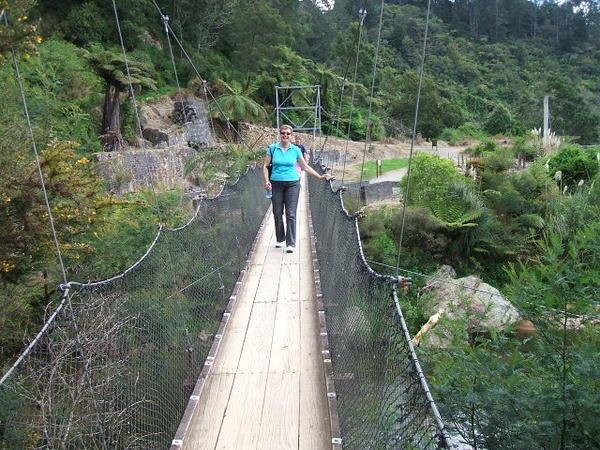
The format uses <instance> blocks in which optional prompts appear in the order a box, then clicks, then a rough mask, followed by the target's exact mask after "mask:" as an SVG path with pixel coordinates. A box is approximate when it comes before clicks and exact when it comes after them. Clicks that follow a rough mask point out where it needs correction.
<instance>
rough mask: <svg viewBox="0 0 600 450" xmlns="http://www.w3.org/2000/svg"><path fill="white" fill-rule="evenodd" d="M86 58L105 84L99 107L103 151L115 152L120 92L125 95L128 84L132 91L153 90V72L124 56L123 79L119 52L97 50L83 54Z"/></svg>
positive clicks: (118, 145) (119, 142)
mask: <svg viewBox="0 0 600 450" xmlns="http://www.w3.org/2000/svg"><path fill="white" fill-rule="evenodd" d="M86 58H87V59H88V60H89V62H90V64H91V66H92V67H93V68H94V70H96V72H97V73H98V75H100V76H101V77H102V78H103V79H104V81H105V82H106V92H105V95H104V105H103V107H102V144H103V145H104V149H105V150H107V151H118V150H120V149H121V148H122V147H123V137H122V136H121V114H120V109H121V93H122V92H127V91H128V90H129V86H130V83H131V87H132V88H133V89H136V88H138V89H141V88H148V89H156V83H155V81H154V80H153V78H152V77H153V69H152V67H150V66H149V65H147V64H145V63H142V62H140V61H137V60H135V59H133V58H131V57H128V61H127V62H128V65H129V73H130V75H131V78H129V77H128V76H127V71H126V65H125V58H124V56H123V55H122V54H120V53H115V52H112V51H109V50H97V49H94V50H93V51H92V52H88V53H86Z"/></svg>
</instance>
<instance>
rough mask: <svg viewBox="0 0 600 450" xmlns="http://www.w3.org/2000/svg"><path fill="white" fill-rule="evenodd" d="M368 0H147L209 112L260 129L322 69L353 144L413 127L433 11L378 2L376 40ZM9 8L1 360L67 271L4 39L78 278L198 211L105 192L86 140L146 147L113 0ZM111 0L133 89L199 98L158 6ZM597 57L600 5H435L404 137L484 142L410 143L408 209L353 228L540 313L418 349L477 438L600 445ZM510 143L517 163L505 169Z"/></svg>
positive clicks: (327, 102)
mask: <svg viewBox="0 0 600 450" xmlns="http://www.w3.org/2000/svg"><path fill="white" fill-rule="evenodd" d="M380 4H381V2H380V1H379V0H336V1H335V2H333V1H329V2H326V1H309V0H169V1H167V0H157V6H158V7H160V8H161V9H162V11H163V12H164V13H165V14H168V16H169V18H168V20H169V24H170V26H171V27H172V29H173V30H174V32H175V33H176V34H177V35H178V36H179V37H180V38H181V41H182V44H183V46H184V47H185V49H186V52H187V54H188V55H189V56H190V57H191V59H192V61H193V62H194V65H195V66H196V67H197V68H198V69H199V70H200V72H201V75H202V76H203V77H204V79H206V80H207V81H208V83H207V86H208V87H209V88H210V89H211V91H212V92H213V93H214V95H215V97H216V99H215V100H209V101H214V102H218V104H219V108H218V109H215V110H214V119H215V120H216V121H217V122H218V123H221V124H222V125H223V126H224V127H225V123H226V120H227V119H228V120H229V121H231V123H234V124H239V123H241V122H252V121H254V122H260V123H263V124H272V123H273V121H274V119H273V114H272V111H273V108H274V104H275V98H274V96H275V93H274V86H275V85H285V84H319V85H321V87H322V104H323V108H324V111H323V113H324V115H323V129H324V131H325V133H329V134H334V133H336V130H337V132H338V133H339V134H340V135H341V136H342V137H345V135H346V133H345V130H346V129H349V130H350V137H351V138H352V139H354V140H361V139H365V138H366V137H367V135H369V137H370V138H371V139H376V140H380V139H385V138H397V137H406V136H408V135H409V134H410V131H411V130H412V127H413V123H412V121H413V116H414V108H415V102H416V94H417V85H418V70H419V63H420V58H421V50H422V46H423V37H424V30H425V22H426V11H427V4H426V2H425V1H418V2H417V1H412V0H406V1H392V0H390V1H386V2H385V8H384V11H383V21H382V25H383V26H382V29H381V44H380V46H379V51H378V53H377V38H378V35H379V17H380V13H381V10H380ZM0 6H1V8H3V10H4V11H6V12H7V14H5V16H4V17H5V18H7V20H6V24H4V23H3V24H1V25H0V84H1V85H2V86H3V89H2V103H3V107H2V109H1V110H0V123H1V124H2V127H1V129H0V227H1V228H2V230H3V237H4V239H2V242H1V243H0V310H1V314H0V361H2V365H4V364H6V362H7V361H10V360H12V358H13V357H14V356H15V355H16V354H18V352H19V350H20V349H21V348H22V346H23V341H24V338H26V337H27V336H28V335H30V334H31V333H32V332H33V331H34V330H36V329H37V327H38V326H39V323H40V322H41V320H42V316H43V314H44V311H45V307H46V305H47V304H48V302H49V301H50V299H51V298H52V297H53V292H54V291H55V289H56V285H57V284H58V283H59V282H60V279H61V276H60V270H59V266H58V262H57V260H56V253H55V251H56V250H55V247H54V245H53V243H52V239H51V233H50V229H49V227H48V217H47V213H46V212H45V211H46V209H45V203H44V198H43V196H42V195H41V193H40V192H41V191H40V181H39V177H38V173H37V166H36V165H35V160H34V158H33V155H32V152H31V141H30V139H29V136H28V130H27V124H26V121H25V119H24V117H23V114H22V107H21V103H20V102H21V97H20V93H19V86H18V82H17V79H16V77H15V72H14V68H13V61H12V53H11V49H13V48H14V49H16V53H15V55H16V58H17V60H18V61H19V65H20V69H21V75H22V77H23V81H24V87H25V93H26V97H27V100H28V102H29V107H30V113H31V118H32V123H33V127H34V132H35V137H36V142H37V147H38V149H39V151H40V155H41V162H42V170H43V173H44V175H45V178H46V182H47V186H46V187H47V189H48V192H49V194H50V203H51V205H52V208H53V212H54V214H55V225H56V229H57V233H58V237H59V239H60V241H61V243H62V245H63V252H64V255H63V256H64V260H65V265H66V266H67V268H68V271H69V276H70V277H77V278H79V279H98V278H101V277H104V276H108V275H110V274H113V273H116V272H118V271H119V270H122V269H123V268H124V267H127V265H128V264H130V263H131V262H132V258H133V259H135V257H136V256H137V255H140V254H141V249H143V248H145V246H146V245H147V244H148V243H149V242H150V241H151V240H152V237H153V235H154V231H155V225H156V224H157V223H158V222H159V220H161V221H163V222H166V223H167V224H170V225H174V224H178V223H182V222H184V221H185V218H186V217H188V215H189V211H188V210H187V209H186V208H185V207H182V204H184V201H183V193H182V192H179V191H166V192H159V193H155V192H150V191H141V192H137V193H134V194H129V195H127V196H122V197H116V196H114V195H111V194H110V193H109V192H108V190H107V189H106V186H105V185H104V183H103V181H102V180H101V179H100V178H99V176H98V175H97V173H96V171H95V170H94V163H93V160H94V158H93V154H94V153H97V152H102V151H119V150H120V149H121V148H122V147H123V146H136V145H138V138H137V130H136V123H135V110H134V108H133V107H132V106H131V102H129V98H128V97H129V95H128V94H127V91H128V89H129V85H128V79H127V78H126V76H125V71H126V70H125V69H126V67H125V60H124V58H123V54H122V51H121V47H120V38H119V30H118V28H117V23H116V21H115V11H114V10H113V3H112V2H110V1H104V0H103V1H101V0H88V1H74V0H12V1H10V2H7V1H5V2H3V3H1V4H0ZM115 6H116V10H117V13H118V16H119V18H120V31H121V33H122V36H123V43H124V46H125V49H126V52H127V58H128V61H129V65H130V67H129V68H128V70H130V71H131V74H132V84H133V88H134V89H135V93H136V95H137V98H138V100H139V101H140V102H142V103H143V102H145V101H150V100H152V99H154V98H157V97H159V96H163V95H172V94H174V93H175V92H177V84H178V83H179V85H180V86H181V87H182V88H183V89H185V90H186V91H187V92H191V93H201V92H202V86H203V84H202V80H199V79H198V77H197V76H196V74H195V72H194V70H193V69H192V67H191V65H189V64H188V62H187V61H186V55H185V54H184V52H183V51H182V50H181V49H179V48H178V47H177V46H175V47H174V48H173V57H174V61H175V66H176V72H175V73H176V76H175V74H174V72H173V66H172V62H171V55H170V52H169V45H170V44H171V43H169V42H168V41H167V39H166V35H165V33H164V30H165V29H164V23H163V20H162V19H163V18H161V17H160V15H159V14H158V12H157V8H156V6H155V4H154V2H153V0H140V1H136V2H131V1H122V0H117V1H116V2H115ZM361 10H365V11H366V16H364V19H363V18H362V16H361V15H360V13H359V11H361ZM357 49H359V50H360V51H359V52H358V55H359V58H358V60H356V55H357ZM376 53H377V54H376ZM376 58H377V68H376V69H377V70H376V71H375V72H374V70H373V66H374V62H375V59H376ZM599 61H600V2H599V1H598V0H588V1H579V0H573V1H564V2H554V1H542V2H540V1H537V0H535V1H530V0H456V1H450V0H434V1H433V2H432V17H431V22H430V28H429V37H428V46H427V53H426V58H425V66H424V82H423V85H422V92H421V97H420V100H421V103H420V116H419V121H418V123H417V131H418V133H419V134H420V135H421V136H422V137H423V138H426V139H440V140H444V141H446V142H449V143H458V142H462V141H465V140H471V141H477V142H478V143H480V144H478V145H474V146H473V147H472V148H471V149H470V151H469V155H470V156H469V158H470V162H469V164H470V167H471V170H470V171H469V173H468V175H469V176H463V174H461V173H460V172H459V171H457V170H456V167H454V164H453V163H451V162H450V161H447V160H443V159H441V158H438V157H436V156H431V155H419V156H417V157H416V158H415V160H414V162H413V164H414V165H413V179H412V181H411V186H412V187H411V191H410V192H408V191H407V188H408V186H407V180H406V179H405V180H404V181H403V182H402V187H403V189H404V191H403V195H404V200H405V203H406V206H407V209H406V217H404V213H403V211H402V208H401V207H400V206H388V207H383V208H379V209H376V210H372V211H370V212H369V213H368V214H367V215H366V217H365V218H364V220H363V223H362V230H361V231H362V233H363V238H364V242H365V249H366V251H367V252H368V254H369V257H370V258H371V259H373V260H376V261H379V262H381V263H384V264H389V265H392V266H393V265H395V264H396V260H397V252H398V242H399V240H400V236H401V235H402V234H403V235H404V239H405V241H404V242H403V246H404V247H403V248H404V250H403V253H402V259H401V262H402V265H403V267H405V268H409V269H411V270H414V271H417V272H419V273H425V274H431V273H433V272H435V270H436V269H437V268H438V267H439V266H440V265H442V264H448V265H451V266H452V267H454V268H455V269H456V271H457V272H458V274H459V275H467V274H477V275H478V276H480V277H481V278H482V279H483V280H485V281H486V282H488V283H491V284H493V285H494V286H496V287H497V288H498V289H500V290H501V291H502V293H503V294H504V295H506V296H507V298H508V299H509V300H510V301H511V303H512V304H513V305H514V306H515V307H516V308H517V309H518V310H519V312H520V314H521V316H522V317H523V318H524V319H527V320H530V321H531V322H532V323H533V324H534V327H535V332H534V333H532V334H529V335H527V336H526V337H525V338H523V337H522V336H521V337H519V336H518V333H517V332H516V331H515V330H509V331H510V332H507V333H491V335H490V334H489V333H483V335H482V336H478V337H476V338H473V339H469V340H468V341H462V340H460V339H457V340H456V342H454V341H453V343H452V346H451V347H450V348H443V349H433V350H432V349H422V350H420V352H421V353H420V354H421V357H422V358H423V361H424V362H425V366H426V368H427V372H428V376H429V378H430V381H431V384H432V387H433V391H434V394H435V395H436V398H438V399H439V401H440V404H441V405H442V407H441V409H442V414H443V415H444V416H445V417H446V418H448V420H451V421H454V422H456V423H459V424H461V427H459V429H460V430H461V431H462V432H464V435H465V439H467V440H468V441H469V442H471V443H472V444H474V445H476V446H478V447H479V446H483V447H489V448H593V447H598V446H600V441H599V440H598V439H599V438H598V436H599V431H600V429H599V424H598V421H597V417H598V415H599V414H600V410H599V408H600V406H599V405H600V385H599V384H598V380H600V373H599V370H600V353H599V351H598V349H599V348H600V347H599V345H600V332H599V330H598V321H597V318H598V315H599V314H600V310H599V305H598V299H599V298H600V295H599V294H600V284H599V283H600V240H599V239H600V181H599V179H600V178H599V177H600V174H599V172H600V171H599V166H600V156H599V155H600V147H599V146H598V143H599V142H600V66H599V64H598V63H599ZM355 63H356V67H357V70H356V77H354V70H353V69H354V65H355ZM373 73H375V75H376V76H375V79H374V80H373V78H372V77H373ZM372 83H373V86H374V95H373V99H372V100H373V115H372V117H371V123H369V113H368V111H369V102H370V100H371V99H370V87H371V85H372ZM340 93H342V95H340ZM351 93H352V94H351ZM544 95H548V96H549V97H550V115H551V124H550V125H551V129H552V130H553V132H554V133H555V134H556V136H559V137H560V139H557V140H555V141H553V142H550V143H549V142H545V141H544V140H542V139H539V138H538V137H536V136H534V135H532V134H531V129H533V128H539V127H540V126H541V124H542V101H543V97H544ZM351 99H355V100H354V103H353V104H351ZM340 100H341V101H340ZM338 108H339V110H340V111H341V115H340V117H339V118H338V119H339V121H340V122H341V124H342V126H340V124H339V123H338V124H337V125H336V123H335V119H336V117H335V116H336V114H337V111H338ZM340 130H343V131H340ZM500 141H505V142H507V143H508V144H507V145H501V146H500V145H498V142H500ZM225 156H226V157H227V156H232V157H235V158H238V159H240V158H241V159H242V160H243V162H245V161H247V160H248V159H249V158H251V157H252V156H250V155H244V156H243V157H241V156H240V155H239V154H238V153H236V151H233V152H232V154H231V155H229V154H226V155H225ZM517 156H519V157H522V158H524V159H525V160H526V161H527V164H526V165H525V168H520V169H519V170H516V169H515V159H516V157H517ZM235 164H237V165H239V161H237V162H236V163H235ZM157 205H158V207H157ZM159 211H160V217H159ZM404 226H405V227H406V230H404V229H403V228H404ZM382 267H384V266H382ZM376 269H379V267H376ZM425 284H426V280H425V279H419V278H416V279H415V287H414V289H413V292H412V293H410V294H408V296H407V300H406V305H405V308H406V315H407V319H408V320H409V322H410V323H409V325H410V326H411V332H413V333H416V332H417V331H418V330H419V328H420V327H421V326H422V325H423V324H424V323H425V322H426V321H427V319H428V317H427V314H426V313H425V312H424V309H423V308H422V304H421V300H420V299H419V296H418V295H417V292H418V289H419V288H420V287H423V286H424V285H425ZM573 319H577V320H579V322H577V323H574V321H573ZM448 327H449V328H452V327H455V328H458V327H460V324H450V325H448ZM459 334H460V333H457V335H459Z"/></svg>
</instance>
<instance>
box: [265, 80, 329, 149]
mask: <svg viewBox="0 0 600 450" xmlns="http://www.w3.org/2000/svg"><path fill="white" fill-rule="evenodd" d="M298 95H300V96H301V98H303V99H304V100H305V101H306V104H307V105H306V106H295V105H294V103H293V97H294V96H298ZM281 99H283V101H282V100H281ZM275 100H276V102H277V104H276V106H275V110H276V111H277V130H279V127H281V125H283V124H289V125H290V126H291V127H292V128H293V129H294V131H304V132H307V131H308V132H312V135H313V140H314V139H315V137H316V135H317V133H318V134H319V135H320V134H321V86H320V85H318V84H316V85H304V86H275ZM291 111H297V112H300V114H301V119H300V120H294V119H292V118H291V117H290V116H289V113H290V112H291ZM309 125H311V126H309Z"/></svg>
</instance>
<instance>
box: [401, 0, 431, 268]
mask: <svg viewBox="0 0 600 450" xmlns="http://www.w3.org/2000/svg"><path fill="white" fill-rule="evenodd" d="M430 14H431V0H427V17H426V19H425V34H424V36H423V51H422V53H421V65H420V67H419V83H418V86H417V104H416V105H415V116H414V122H413V130H412V137H411V140H410V153H409V156H408V169H407V172H406V192H405V193H404V199H403V201H402V219H401V223H402V225H401V226H400V240H399V241H398V256H397V259H396V275H398V272H399V268H400V253H401V251H402V240H403V239H404V227H405V224H406V204H407V203H408V199H409V196H410V181H411V175H412V171H411V169H412V159H413V154H414V148H415V139H416V136H417V121H418V119H419V106H420V101H421V87H422V84H423V72H424V70H425V55H426V53H427V36H428V33H429V17H430Z"/></svg>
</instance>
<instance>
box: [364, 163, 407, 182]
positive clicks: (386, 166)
mask: <svg viewBox="0 0 600 450" xmlns="http://www.w3.org/2000/svg"><path fill="white" fill-rule="evenodd" d="M361 165H362V164H356V165H355V166H354V167H355V168H356V169H358V170H359V171H360V169H361ZM405 167H408V158H394V159H384V160H382V161H381V173H386V172H391V171H392V170H398V169H404V168H405ZM363 178H364V179H366V180H369V179H371V178H375V161H366V162H365V171H364V173H363Z"/></svg>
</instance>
